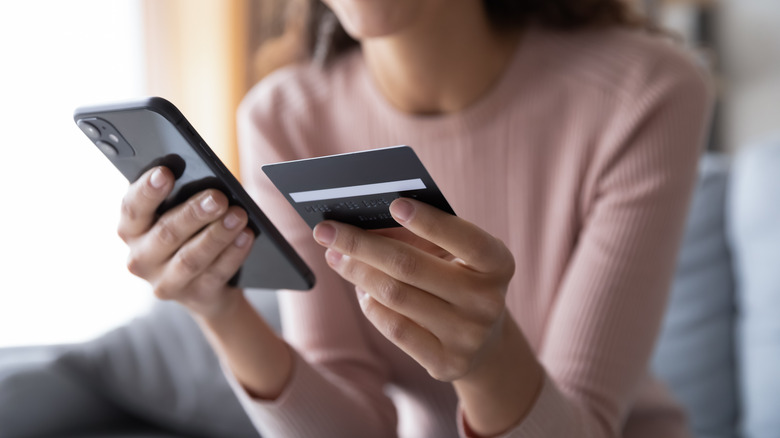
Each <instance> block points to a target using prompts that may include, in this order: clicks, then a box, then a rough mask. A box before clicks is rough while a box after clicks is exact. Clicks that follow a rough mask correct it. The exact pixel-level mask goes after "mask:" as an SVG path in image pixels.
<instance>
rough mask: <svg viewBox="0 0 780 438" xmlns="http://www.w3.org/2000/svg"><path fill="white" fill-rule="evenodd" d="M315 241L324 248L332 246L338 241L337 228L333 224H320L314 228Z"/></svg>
mask: <svg viewBox="0 0 780 438" xmlns="http://www.w3.org/2000/svg"><path fill="white" fill-rule="evenodd" d="M314 239H315V240H317V242H319V243H320V244H322V245H324V246H330V245H331V244H332V243H333V241H335V240H336V227H334V226H333V225H331V224H319V225H317V226H316V227H314Z"/></svg>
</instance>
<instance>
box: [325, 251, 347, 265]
mask: <svg viewBox="0 0 780 438" xmlns="http://www.w3.org/2000/svg"><path fill="white" fill-rule="evenodd" d="M343 257H344V255H343V254H341V253H340V252H338V251H336V250H333V249H329V250H327V251H325V260H327V261H328V264H329V265H331V266H338V264H339V262H340V261H341V259H342V258H343Z"/></svg>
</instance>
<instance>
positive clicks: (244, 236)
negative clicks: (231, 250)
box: [235, 231, 250, 248]
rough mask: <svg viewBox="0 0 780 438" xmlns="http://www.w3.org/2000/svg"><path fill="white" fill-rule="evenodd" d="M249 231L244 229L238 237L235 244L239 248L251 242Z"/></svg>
mask: <svg viewBox="0 0 780 438" xmlns="http://www.w3.org/2000/svg"><path fill="white" fill-rule="evenodd" d="M249 239H250V236H249V231H242V232H241V234H239V235H238V237H236V240H235V244H236V246H237V247H239V248H243V247H244V246H246V244H247V243H248V242H249Z"/></svg>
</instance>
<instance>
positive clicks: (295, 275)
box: [73, 97, 315, 290]
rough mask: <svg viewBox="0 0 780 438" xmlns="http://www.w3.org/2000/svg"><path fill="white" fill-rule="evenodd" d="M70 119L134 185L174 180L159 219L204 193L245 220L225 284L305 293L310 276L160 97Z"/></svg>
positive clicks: (92, 109) (84, 110)
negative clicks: (152, 176) (218, 195)
mask: <svg viewBox="0 0 780 438" xmlns="http://www.w3.org/2000/svg"><path fill="white" fill-rule="evenodd" d="M73 119H74V121H75V122H76V125H78V127H79V128H81V130H82V131H83V132H84V134H86V136H87V137H88V138H89V139H90V140H91V141H92V143H93V144H94V145H95V146H96V147H97V148H98V150H99V151H100V152H101V153H102V154H103V155H105V156H106V158H108V159H109V160H110V161H111V163H112V164H113V165H114V166H115V167H116V168H117V169H118V170H119V171H120V172H121V173H122V175H124V176H125V178H127V180H128V181H130V182H133V181H135V180H137V179H138V178H139V177H140V176H141V175H143V174H144V173H145V172H146V171H147V170H149V169H151V168H152V167H155V166H166V167H168V168H169V169H170V170H171V172H172V173H173V175H174V176H175V178H176V182H175V184H174V187H173V190H172V191H171V194H170V195H169V196H168V198H167V199H166V200H165V201H164V202H163V203H162V204H161V205H160V207H159V209H158V210H157V213H158V214H163V213H165V212H166V211H167V210H169V209H171V208H172V207H174V206H176V205H179V204H181V203H182V202H184V201H186V200H187V199H189V198H190V197H191V196H193V195H195V194H196V193H198V192H200V191H203V190H205V189H209V188H211V189H217V190H220V191H222V192H223V193H224V194H225V195H226V196H227V198H228V199H229V202H230V204H231V205H238V206H241V207H243V208H244V210H246V212H247V215H248V216H249V224H248V227H249V228H251V229H252V231H253V232H254V234H255V241H254V244H253V246H252V249H251V251H250V253H249V256H248V258H247V259H246V261H245V262H244V264H243V265H242V267H241V268H240V269H239V271H238V272H237V273H236V275H235V276H234V277H233V278H232V279H231V280H230V283H231V284H232V285H236V286H239V287H244V288H262V289H294V290H308V289H311V288H312V287H313V286H314V280H315V279H314V274H313V273H312V272H311V270H310V269H309V267H308V266H307V265H306V263H305V262H304V261H303V260H302V259H301V257H300V256H299V255H298V254H297V253H296V252H295V250H294V249H293V248H292V246H290V244H289V243H288V242H287V241H286V240H285V239H284V237H282V235H281V233H279V231H278V230H277V229H276V227H274V225H273V224H272V223H271V221H270V220H269V219H268V218H267V217H266V216H265V214H263V212H262V211H261V210H260V208H259V207H258V206H257V204H256V203H255V202H254V201H253V200H252V198H251V197H250V196H249V195H248V194H247V193H246V191H245V190H244V189H243V187H241V184H240V183H239V182H238V180H237V179H236V178H235V177H234V176H233V175H232V174H231V173H230V171H229V170H228V169H227V168H226V167H225V166H224V165H223V164H222V162H221V161H220V160H219V159H218V158H217V156H216V155H215V154H214V152H212V150H211V149H210V148H209V147H208V146H207V145H206V142H205V141H203V138H201V136H200V135H198V133H197V132H196V131H195V129H194V128H193V127H192V125H191V124H190V123H189V122H187V120H186V119H185V118H184V115H182V113H181V111H179V110H178V109H177V108H176V107H175V106H174V105H173V104H172V103H170V102H169V101H167V100H165V99H163V98H161V97H150V98H146V99H142V100H137V101H131V102H121V103H114V104H108V105H99V106H88V107H80V108H77V109H76V110H75V112H74V114H73Z"/></svg>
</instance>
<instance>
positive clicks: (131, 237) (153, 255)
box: [117, 167, 254, 319]
mask: <svg viewBox="0 0 780 438" xmlns="http://www.w3.org/2000/svg"><path fill="white" fill-rule="evenodd" d="M173 183H174V177H173V174H172V173H171V171H170V170H168V169H167V168H165V167H155V168H153V169H150V170H149V171H147V172H146V173H145V174H144V175H143V176H141V178H139V179H138V180H137V181H135V182H134V183H133V184H131V185H130V188H129V189H128V191H127V194H126V195H125V197H124V199H123V200H122V212H121V215H120V218H119V227H118V230H117V231H118V234H119V237H121V238H122V240H123V241H124V242H125V243H127V245H128V246H129V247H130V256H129V258H128V262H127V268H128V269H129V270H130V272H131V273H133V274H134V275H137V276H138V277H141V278H143V279H145V280H147V281H148V282H149V283H150V284H151V285H152V287H153V289H154V293H155V295H156V296H157V297H158V298H160V299H163V300H176V301H178V302H180V303H181V304H182V305H184V306H185V307H187V308H188V309H190V310H191V311H192V312H194V313H195V314H197V315H199V316H202V317H204V318H207V319H208V318H214V317H218V316H220V315H223V314H225V313H226V312H229V311H230V310H231V309H233V308H234V307H235V305H236V303H238V302H239V301H240V299H241V297H242V294H241V291H240V290H239V289H237V288H234V287H230V286H228V284H227V283H228V281H229V280H230V278H232V277H233V275H234V274H235V273H236V272H237V271H238V269H239V268H240V267H241V264H242V263H243V261H244V259H245V258H246V257H247V255H248V254H249V250H250V248H251V247H252V241H253V239H254V234H253V233H252V231H251V230H250V229H249V228H247V227H246V225H247V214H246V212H245V211H244V210H243V209H242V208H240V207H237V206H229V205H228V200H227V197H226V196H225V195H224V194H222V193H221V192H220V191H218V190H214V189H209V190H204V191H203V192H200V193H198V194H196V195H194V196H193V197H191V198H190V199H189V200H187V201H186V202H184V203H182V204H181V205H178V206H176V207H174V208H173V209H171V210H169V211H167V212H166V213H165V214H163V215H162V216H160V217H159V218H158V217H157V215H156V213H155V211H156V209H157V207H159V205H160V204H161V203H162V201H163V200H165V197H166V196H168V194H169V193H170V191H171V189H172V188H173Z"/></svg>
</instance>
